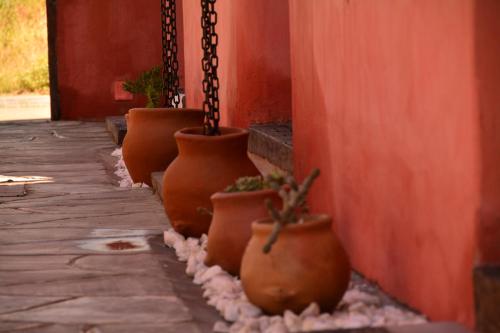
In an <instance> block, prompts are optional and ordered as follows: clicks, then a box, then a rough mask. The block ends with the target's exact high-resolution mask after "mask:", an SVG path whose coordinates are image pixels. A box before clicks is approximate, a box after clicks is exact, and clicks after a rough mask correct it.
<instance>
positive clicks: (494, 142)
mask: <svg viewBox="0 0 500 333" xmlns="http://www.w3.org/2000/svg"><path fill="white" fill-rule="evenodd" d="M475 8H476V15H475V31H476V33H475V34H476V38H475V58H476V77H477V85H478V88H477V91H478V104H479V105H478V106H479V112H480V114H479V119H480V120H481V123H480V125H481V157H482V182H481V193H482V200H481V208H480V211H479V219H480V221H479V223H478V226H477V230H476V231H477V238H478V245H479V250H478V264H481V265H493V264H494V265H500V61H499V59H500V19H499V17H500V2H499V1H496V0H477V1H476V7H475Z"/></svg>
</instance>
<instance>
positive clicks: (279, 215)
mask: <svg viewBox="0 0 500 333" xmlns="http://www.w3.org/2000/svg"><path fill="white" fill-rule="evenodd" d="M318 176H319V169H314V170H313V171H312V172H311V174H309V176H307V178H306V179H305V180H304V182H303V183H302V184H300V185H299V184H297V181H296V180H295V179H294V178H293V177H292V176H287V177H284V178H282V180H281V181H276V180H275V179H273V178H270V177H269V176H268V177H266V181H267V182H268V184H269V185H270V187H271V188H272V189H274V190H276V191H278V194H279V195H280V197H281V199H282V200H283V208H282V209H281V210H278V209H276V207H274V205H273V203H272V201H271V200H269V199H267V200H266V206H267V210H268V211H269V215H270V216H271V218H272V219H273V220H274V227H273V230H272V232H271V235H270V236H269V238H268V240H267V242H266V244H265V245H264V248H263V251H264V253H269V251H271V248H272V246H273V244H274V243H275V242H276V240H277V239H278V236H279V233H280V231H281V229H283V228H284V227H285V226H286V225H287V224H293V223H300V222H301V218H302V216H303V215H305V214H307V213H308V208H307V203H306V198H307V194H308V193H309V189H310V188H311V185H312V184H313V182H314V180H315V179H316V178H317V177H318Z"/></svg>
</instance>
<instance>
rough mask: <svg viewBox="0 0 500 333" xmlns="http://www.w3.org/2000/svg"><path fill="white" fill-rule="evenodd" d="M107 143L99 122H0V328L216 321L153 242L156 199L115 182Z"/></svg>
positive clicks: (192, 325)
mask: <svg viewBox="0 0 500 333" xmlns="http://www.w3.org/2000/svg"><path fill="white" fill-rule="evenodd" d="M114 148H115V145H114V144H113V143H112V141H111V139H110V136H109V134H108V133H107V132H106V131H105V128H104V126H103V124H102V123H82V122H54V123H52V122H47V121H35V122H13V123H0V332H37V333H45V332H64V333H71V332H82V333H100V332H102V333H114V332H120V333H127V332H143V333H148V332H188V333H189V332H207V331H210V330H211V327H212V326H213V323H214V322H215V321H216V320H218V319H219V317H218V315H217V314H216V312H215V310H213V309H212V308H210V307H208V306H207V305H206V304H205V302H204V301H203V299H202V297H201V290H200V289H199V288H198V287H197V286H195V285H193V284H192V283H191V282H190V281H189V279H188V277H187V276H186V275H185V274H184V269H185V267H184V264H182V263H179V262H178V261H177V260H176V259H175V255H174V254H173V253H172V252H171V251H170V250H167V249H165V247H164V246H163V244H162V240H161V234H162V230H163V229H165V228H166V227H167V226H168V221H167V219H166V217H165V214H164V212H163V208H162V206H161V204H160V203H159V201H158V199H157V197H156V196H155V195H154V194H152V192H151V190H150V189H143V188H134V189H131V188H119V187H118V186H117V183H116V179H115V178H114V176H113V174H112V170H111V168H110V166H112V162H113V161H112V158H111V157H110V153H111V151H112V150H113V149H114ZM2 176H6V177H2ZM14 176H15V177H18V178H14ZM34 176H36V177H34ZM9 179H11V180H14V181H9Z"/></svg>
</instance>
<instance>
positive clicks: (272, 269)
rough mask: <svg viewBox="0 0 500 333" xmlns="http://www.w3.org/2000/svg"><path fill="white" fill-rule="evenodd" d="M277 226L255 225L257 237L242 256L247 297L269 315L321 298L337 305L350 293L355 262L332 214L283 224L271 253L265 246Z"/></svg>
mask: <svg viewBox="0 0 500 333" xmlns="http://www.w3.org/2000/svg"><path fill="white" fill-rule="evenodd" d="M272 229H273V223H272V221H271V219H269V218H266V219H262V220H259V221H256V222H254V223H253V224H252V232H253V234H252V238H251V239H250V242H249V243H248V246H247V248H246V250H245V254H244V255H243V261H242V264H241V282H242V285H243V289H244V291H245V293H246V295H247V297H248V299H249V300H250V301H251V302H252V303H253V304H255V305H257V306H259V307H261V308H262V309H263V310H264V311H266V312H268V313H270V314H281V313H283V312H284V311H285V310H287V309H288V310H292V311H293V312H295V313H300V312H301V311H303V310H304V309H305V308H306V307H307V306H308V305H309V304H310V303H312V302H316V303H317V304H318V305H319V306H320V307H321V309H322V310H324V311H330V310H333V309H334V308H335V306H336V305H337V303H338V302H339V301H340V300H341V298H342V295H343V294H344V292H345V291H346V289H347V287H348V284H349V279H350V265H349V260H348V258H347V255H346V253H345V251H344V249H343V247H342V245H341V244H340V241H339V240H338V238H337V237H336V236H335V234H334V233H333V231H332V230H331V219H330V217H329V216H327V215H315V216H311V217H310V219H309V220H307V221H306V222H305V223H303V224H293V225H287V226H286V227H285V228H283V229H282V230H281V232H280V234H279V236H278V240H277V241H276V243H274V245H273V247H272V249H271V251H270V252H269V253H267V254H265V253H263V251H262V248H263V247H264V244H265V243H266V242H267V239H268V237H269V234H270V233H271V230H272Z"/></svg>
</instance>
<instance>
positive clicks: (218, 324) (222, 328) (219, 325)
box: [213, 320, 229, 333]
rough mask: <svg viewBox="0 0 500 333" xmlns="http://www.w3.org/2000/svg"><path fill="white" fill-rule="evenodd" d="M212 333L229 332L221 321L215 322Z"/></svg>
mask: <svg viewBox="0 0 500 333" xmlns="http://www.w3.org/2000/svg"><path fill="white" fill-rule="evenodd" d="M213 331H214V332H219V333H227V332H229V326H228V325H227V324H226V323H225V322H223V321H222V320H219V321H217V322H215V324H214V327H213Z"/></svg>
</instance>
